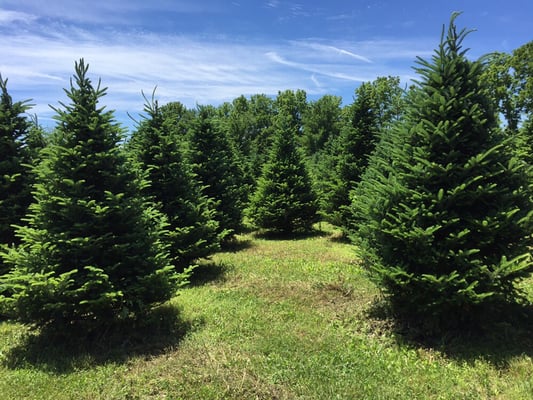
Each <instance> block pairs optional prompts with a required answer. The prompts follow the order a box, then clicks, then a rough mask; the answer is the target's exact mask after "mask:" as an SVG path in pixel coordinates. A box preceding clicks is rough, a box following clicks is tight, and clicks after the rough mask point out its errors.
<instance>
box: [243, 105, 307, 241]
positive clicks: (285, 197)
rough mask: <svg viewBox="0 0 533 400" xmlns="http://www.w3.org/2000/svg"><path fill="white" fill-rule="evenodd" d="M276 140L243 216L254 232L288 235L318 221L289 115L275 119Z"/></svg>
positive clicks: (280, 115)
mask: <svg viewBox="0 0 533 400" xmlns="http://www.w3.org/2000/svg"><path fill="white" fill-rule="evenodd" d="M275 128H276V137H275V141H274V145H273V147H272V150H271V153H270V159H269V162H268V163H267V164H265V166H264V168H263V174H262V175H261V177H260V178H259V182H258V185H257V189H256V191H255V193H254V195H253V196H252V199H251V201H250V206H249V208H248V210H247V214H248V216H249V217H250V220H251V222H252V223H253V224H254V225H255V226H256V227H258V228H263V229H267V230H273V231H280V232H283V233H291V232H296V231H306V230H310V229H311V227H312V225H313V223H315V222H316V221H317V220H318V214H317V202H316V197H315V194H314V192H313V188H312V184H311V178H310V177H309V174H308V172H307V169H306V165H305V163H304V162H303V159H302V156H301V154H300V153H299V149H298V147H297V145H296V132H295V129H296V127H295V125H294V124H293V120H292V117H291V115H287V114H283V113H281V114H279V115H278V116H277V117H276V123H275Z"/></svg>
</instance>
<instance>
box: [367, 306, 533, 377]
mask: <svg viewBox="0 0 533 400" xmlns="http://www.w3.org/2000/svg"><path fill="white" fill-rule="evenodd" d="M368 317H369V318H370V319H373V320H374V321H378V322H377V325H378V326H386V328H385V329H387V330H390V332H391V333H392V335H393V336H394V338H395V340H396V341H397V342H398V344H400V345H404V346H405V345H406V346H409V347H412V348H416V349H420V348H422V349H424V348H425V349H432V350H437V351H439V352H441V353H442V354H444V355H445V356H446V357H449V358H451V359H454V360H457V361H459V362H466V363H469V364H473V363H474V362H475V361H477V360H480V359H482V360H485V361H487V362H490V363H491V364H493V365H494V366H496V367H497V368H506V367H508V365H509V362H510V361H511V360H512V359H513V358H515V357H518V356H522V355H526V356H528V357H533V305H532V304H528V305H520V304H514V305H507V306H505V308H504V311H502V312H499V313H497V314H494V315H491V316H489V315H487V316H486V319H485V321H484V322H483V323H482V324H481V325H480V326H476V328H469V329H455V330H449V331H441V332H439V333H438V334H435V333H434V334H431V335H427V334H424V333H422V331H421V330H420V328H419V327H413V326H410V325H409V324H408V323H405V321H398V320H395V319H394V318H393V317H392V316H391V313H390V308H389V307H388V305H387V304H386V303H385V302H384V301H383V300H382V299H380V300H378V301H376V302H375V303H374V305H372V306H371V308H370V310H368Z"/></svg>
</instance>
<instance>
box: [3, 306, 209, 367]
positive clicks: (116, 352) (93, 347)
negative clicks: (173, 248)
mask: <svg viewBox="0 0 533 400" xmlns="http://www.w3.org/2000/svg"><path fill="white" fill-rule="evenodd" d="M202 324H203V322H202V321H184V320H183V319H182V318H181V317H180V313H179V310H178V309H177V307H176V306H174V305H167V304H166V305H162V306H159V307H157V308H156V309H154V310H153V311H152V312H151V313H150V314H149V315H147V317H146V319H145V320H143V321H142V322H139V321H136V322H134V321H122V322H121V323H115V324H114V325H113V326H106V327H102V328H101V329H97V330H93V331H90V332H87V331H83V330H82V329H79V328H78V329H72V330H69V331H68V332H67V331H65V330H63V331H62V332H58V331H57V330H49V329H48V330H47V329H41V330H40V331H28V332H27V333H26V334H25V335H24V336H23V337H22V339H21V340H20V342H19V343H18V344H17V345H16V346H15V347H12V348H11V349H10V350H9V351H8V352H7V353H5V354H4V355H3V357H2V364H4V365H5V366H6V367H7V368H11V369H18V368H25V367H34V368H38V369H40V370H43V371H47V372H50V373H55V374H64V373H69V372H73V371H77V370H83V369H90V368H94V367H95V366H98V365H105V364H108V363H125V362H127V361H128V360H129V359H131V358H133V357H139V356H141V357H143V356H144V357H154V356H158V355H160V354H163V353H164V352H166V351H168V350H169V349H172V348H175V347H176V346H178V345H179V344H180V342H181V341H182V340H183V338H184V337H185V336H186V335H187V333H189V332H190V331H192V330H194V329H196V328H197V327H198V326H200V325H202Z"/></svg>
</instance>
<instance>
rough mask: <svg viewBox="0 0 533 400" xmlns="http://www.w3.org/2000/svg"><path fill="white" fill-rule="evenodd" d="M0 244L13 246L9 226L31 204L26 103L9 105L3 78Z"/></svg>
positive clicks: (14, 239) (0, 83)
mask: <svg viewBox="0 0 533 400" xmlns="http://www.w3.org/2000/svg"><path fill="white" fill-rule="evenodd" d="M0 91H1V93H0V243H4V244H12V243H17V242H18V239H17V237H16V236H15V231H14V228H13V224H20V222H21V218H22V217H23V216H24V213H25V212H26V208H27V207H28V205H29V203H30V201H31V193H30V182H29V180H28V172H29V171H28V168H27V167H25V166H24V164H25V163H26V162H28V161H30V160H29V159H28V157H26V154H25V153H26V150H25V146H26V140H27V137H28V134H29V132H30V128H31V124H30V122H29V121H28V119H27V118H26V117H24V115H23V114H24V113H25V112H26V111H27V110H28V109H29V105H28V102H27V101H18V102H13V99H12V98H11V96H10V95H9V93H8V91H7V79H5V80H4V79H3V78H2V76H1V75H0ZM0 265H1V262H0Z"/></svg>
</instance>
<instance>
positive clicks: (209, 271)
mask: <svg viewBox="0 0 533 400" xmlns="http://www.w3.org/2000/svg"><path fill="white" fill-rule="evenodd" d="M324 229H325V231H323V232H321V233H319V234H317V235H314V236H310V237H305V238H296V239H291V240H280V239H273V238H265V237H255V236H252V235H243V236H240V237H239V238H238V239H239V240H238V242H237V243H236V245H235V248H234V249H233V251H228V252H224V253H220V254H217V255H215V256H214V257H213V258H212V259H211V260H209V261H206V262H204V263H202V264H201V265H200V267H199V268H198V270H197V275H196V277H195V278H194V279H193V282H192V284H191V286H190V287H187V288H186V289H184V290H182V291H181V292H180V295H179V296H177V297H176V298H175V299H174V300H173V301H172V302H171V304H168V305H165V306H162V307H161V308H160V309H159V310H157V312H156V313H155V314H154V315H153V316H152V319H153V321H151V323H150V324H149V327H148V328H139V329H137V330H134V331H131V332H130V334H128V335H116V334H113V333H111V332H107V333H105V332H104V333H102V334H101V337H99V338H94V339H93V340H92V342H90V343H91V344H90V345H89V346H86V345H82V344H80V343H76V342H75V341H74V342H72V343H60V344H58V343H56V342H54V341H51V340H50V339H49V338H47V337H45V336H43V335H41V336H37V335H35V334H33V333H30V332H28V331H27V329H26V328H24V327H23V326H21V325H17V324H14V323H8V322H4V323H1V324H0V361H1V363H0V398H1V399H17V400H18V399H39V400H43V399H54V400H60V399H91V400H93V399H520V400H523V399H533V362H532V357H533V338H532V336H531V334H532V332H533V330H531V329H530V327H527V326H519V327H516V326H510V325H505V324H504V325H502V326H499V327H498V330H497V332H495V333H494V334H493V335H490V337H487V338H476V339H468V338H460V339H457V338H453V339H452V338H450V337H448V338H442V340H441V341H440V342H438V343H434V345H433V346H431V347H430V346H427V345H422V344H417V343H414V342H412V341H409V340H407V339H406V338H405V337H402V336H401V335H400V334H399V333H397V332H395V330H394V328H393V326H392V323H391V322H390V321H388V320H387V319H386V318H378V317H376V316H374V314H375V313H372V312H370V311H371V310H373V309H374V308H375V307H373V304H374V303H375V300H376V298H377V297H378V296H379V293H378V291H377V289H376V288H375V287H374V285H373V284H372V283H371V282H370V281H369V280H368V278H367V276H366V275H365V274H364V272H363V271H362V270H361V268H360V266H359V265H358V264H357V262H356V260H355V259H354V249H353V248H352V247H351V246H350V245H348V244H346V243H342V242H340V241H338V240H335V239H336V233H335V232H334V231H333V230H331V229H330V228H329V227H327V226H325V227H324ZM527 284H528V287H529V288H531V286H532V285H533V284H532V281H531V280H530V281H528V282H527ZM530 293H531V290H530ZM106 335H111V336H113V337H111V338H110V337H107V336H106Z"/></svg>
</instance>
